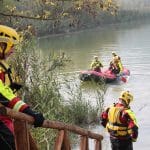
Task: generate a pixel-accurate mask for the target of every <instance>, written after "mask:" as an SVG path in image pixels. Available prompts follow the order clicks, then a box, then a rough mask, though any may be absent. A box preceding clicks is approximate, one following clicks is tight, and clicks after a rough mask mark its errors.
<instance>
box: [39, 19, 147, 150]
mask: <svg viewBox="0 0 150 150" xmlns="http://www.w3.org/2000/svg"><path fill="white" fill-rule="evenodd" d="M39 46H40V47H41V49H42V52H43V53H44V54H47V53H48V52H49V51H51V50H53V51H56V52H65V53H66V54H67V55H69V56H70V57H71V59H72V60H73V64H72V65H71V66H69V67H68V68H66V70H65V71H66V72H77V71H78V70H84V69H88V68H89V64H90V62H91V60H92V58H93V55H98V56H99V57H100V59H101V61H102V63H103V64H104V66H106V67H107V66H108V62H109V61H110V59H111V52H112V51H116V53H117V54H118V55H119V56H121V58H122V63H123V64H124V66H126V67H127V68H129V69H130V71H131V76H130V78H129V80H128V82H127V83H121V84H111V85H108V88H107V92H106V94H105V104H104V105H105V107H107V106H109V105H111V104H112V103H113V102H116V101H117V99H118V96H119V94H120V92H121V91H122V90H127V89H128V90H130V91H131V92H132V93H133V94H134V102H133V103H132V104H131V108H132V110H133V111H134V112H135V113H136V116H137V120H138V125H139V138H138V140H137V142H136V143H134V149H135V150H141V149H143V150H149V149H150V142H149V138H150V117H149V113H150V112H149V111H150V97H149V96H150V22H147V21H145V22H144V21H141V22H140V21H139V22H134V23H126V24H122V25H112V26H109V27H105V28H103V29H102V28H96V29H92V30H88V31H82V32H79V33H72V34H68V35H60V36H54V37H47V38H41V39H40V41H39ZM92 130H93V131H94V132H96V133H100V134H102V135H103V136H104V140H103V149H104V150H110V145H109V136H108V134H107V133H106V131H105V130H104V129H103V128H102V127H101V126H96V127H93V128H92ZM90 150H94V148H93V143H92V142H91V141H90Z"/></svg>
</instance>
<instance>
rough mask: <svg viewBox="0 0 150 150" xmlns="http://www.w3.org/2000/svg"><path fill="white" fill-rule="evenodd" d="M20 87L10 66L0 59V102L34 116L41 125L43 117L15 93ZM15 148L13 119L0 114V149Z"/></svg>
mask: <svg viewBox="0 0 150 150" xmlns="http://www.w3.org/2000/svg"><path fill="white" fill-rule="evenodd" d="M19 87H20V85H19V84H17V83H15V82H13V75H12V71H11V68H10V67H9V66H8V65H7V64H6V63H5V62H4V61H0V103H1V104H3V105H4V106H6V107H9V108H11V109H13V110H15V111H19V112H23V113H26V114H29V115H31V116H33V117H34V119H35V122H37V124H36V125H35V127H37V126H40V124H41V125H42V123H43V121H44V117H43V116H42V114H40V113H36V112H33V111H32V110H31V109H30V108H29V106H28V105H27V104H26V103H24V102H23V101H22V100H21V99H20V98H19V97H17V96H16V95H15V93H14V92H15V91H16V90H18V88H19ZM1 148H2V149H3V150H15V142H14V128H13V120H12V119H11V118H9V117H8V116H4V115H0V149H1Z"/></svg>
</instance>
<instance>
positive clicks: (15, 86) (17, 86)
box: [10, 82, 22, 91]
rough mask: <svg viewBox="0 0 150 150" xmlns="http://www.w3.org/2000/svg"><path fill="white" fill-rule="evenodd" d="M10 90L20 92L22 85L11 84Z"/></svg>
mask: <svg viewBox="0 0 150 150" xmlns="http://www.w3.org/2000/svg"><path fill="white" fill-rule="evenodd" d="M10 88H11V89H12V90H13V91H14V90H16V91H18V90H20V89H21V88H22V85H21V84H19V83H15V82H13V83H11V85H10Z"/></svg>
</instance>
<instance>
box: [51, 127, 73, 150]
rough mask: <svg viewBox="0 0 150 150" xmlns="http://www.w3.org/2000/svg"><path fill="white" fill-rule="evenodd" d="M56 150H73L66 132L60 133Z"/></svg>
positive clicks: (61, 131)
mask: <svg viewBox="0 0 150 150" xmlns="http://www.w3.org/2000/svg"><path fill="white" fill-rule="evenodd" d="M54 150H71V146H70V141H69V138H68V135H67V131H66V130H60V131H59V133H58V136H57V138H56V142H55V148H54Z"/></svg>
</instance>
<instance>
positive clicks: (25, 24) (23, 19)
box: [0, 0, 150, 36]
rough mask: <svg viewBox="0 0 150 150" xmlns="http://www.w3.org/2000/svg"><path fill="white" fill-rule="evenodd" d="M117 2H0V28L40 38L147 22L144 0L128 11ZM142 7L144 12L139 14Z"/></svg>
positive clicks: (61, 0)
mask: <svg viewBox="0 0 150 150" xmlns="http://www.w3.org/2000/svg"><path fill="white" fill-rule="evenodd" d="M120 1H121V0H120ZM120 1H116V0H77V1H70V0H35V1H29V0H22V1H16V0H5V1H0V5H1V10H0V17H1V24H7V25H10V26H13V27H15V28H17V30H18V31H22V30H26V29H28V30H30V32H31V33H32V34H34V35H37V36H42V35H48V34H49V35H50V34H60V33H69V32H74V31H80V30H83V29H89V28H94V27H97V26H104V25H106V24H115V23H120V22H121V23H122V22H126V21H132V20H137V19H143V18H149V16H150V11H149V9H148V7H146V6H147V5H148V2H147V3H146V4H147V5H144V4H145V3H144V2H146V0H144V1H143V2H142V3H143V5H142V3H137V2H136V1H133V2H132V8H133V9H132V8H130V9H128V8H127V6H128V5H127V3H126V5H125V4H124V3H125V2H124V3H123V0H122V3H123V4H122V5H125V7H126V8H124V7H123V6H120V5H119V4H120ZM134 4H135V7H134ZM138 4H139V7H138ZM142 6H143V7H145V10H144V8H143V9H142V10H141V7H142ZM130 7H131V6H130ZM138 8H140V9H138Z"/></svg>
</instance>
